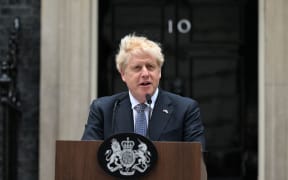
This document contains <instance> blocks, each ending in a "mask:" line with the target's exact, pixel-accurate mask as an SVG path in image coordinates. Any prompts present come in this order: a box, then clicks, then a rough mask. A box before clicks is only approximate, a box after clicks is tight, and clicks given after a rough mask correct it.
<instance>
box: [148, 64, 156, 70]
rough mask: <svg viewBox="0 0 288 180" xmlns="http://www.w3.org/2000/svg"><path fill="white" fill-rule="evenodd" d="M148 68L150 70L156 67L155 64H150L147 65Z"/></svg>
mask: <svg viewBox="0 0 288 180" xmlns="http://www.w3.org/2000/svg"><path fill="white" fill-rule="evenodd" d="M147 69H148V70H154V69H155V66H153V65H148V66H147Z"/></svg>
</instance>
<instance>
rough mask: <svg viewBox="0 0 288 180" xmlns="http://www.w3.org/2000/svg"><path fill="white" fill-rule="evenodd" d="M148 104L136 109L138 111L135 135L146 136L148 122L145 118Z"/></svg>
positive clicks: (140, 105)
mask: <svg viewBox="0 0 288 180" xmlns="http://www.w3.org/2000/svg"><path fill="white" fill-rule="evenodd" d="M146 107H147V105H146V104H138V105H136V106H135V107H134V108H135V110H136V111H137V113H136V118H135V121H136V122H135V133H137V134H141V135H142V136H146V130H147V121H146V116H145V108H146Z"/></svg>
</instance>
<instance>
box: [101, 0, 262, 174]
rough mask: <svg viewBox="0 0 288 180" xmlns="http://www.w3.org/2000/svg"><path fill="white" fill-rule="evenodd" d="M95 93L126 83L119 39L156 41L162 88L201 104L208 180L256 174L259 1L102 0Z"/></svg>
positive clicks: (120, 88) (116, 89)
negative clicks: (119, 59) (130, 36)
mask: <svg viewBox="0 0 288 180" xmlns="http://www.w3.org/2000/svg"><path fill="white" fill-rule="evenodd" d="M99 7H100V8H99V10H100V11H99V61H98V63H99V69H98V70H99V71H98V72H99V84H98V87H99V88H98V92H99V94H98V96H105V95H111V94H113V93H116V92H119V91H123V90H126V86H125V84H124V83H123V82H122V80H121V77H120V75H119V74H118V72H117V71H116V68H115V60H114V59H115V54H116V51H117V48H118V44H119V40H120V39H121V38H122V37H123V36H124V35H127V34H129V33H136V34H140V35H141V34H143V35H145V36H147V37H148V38H150V39H152V40H155V41H158V42H160V43H161V44H162V47H163V50H164V55H165V64H164V67H163V69H162V78H161V84H160V86H161V88H163V89H165V90H168V91H172V92H175V93H177V94H180V95H183V96H189V97H191V98H194V99H196V100H197V101H198V102H199V103H200V107H201V112H202V116H203V121H204V124H205V127H206V139H207V151H208V152H207V156H206V164H207V169H208V175H209V179H218V178H219V179H225V178H227V179H256V177H257V146H258V145H257V134H258V132H257V127H258V124H257V123H258V122H257V121H258V117H257V111H258V104H257V92H258V90H257V83H258V79H257V66H258V64H257V63H258V62H257V21H258V19H257V1H256V0H250V1H248V0H247V1H246V0H233V1H231V0H217V1H216V0H166V1H164V0H163V1H159V0H158V1H155V0H137V1H136V0H100V3H99Z"/></svg>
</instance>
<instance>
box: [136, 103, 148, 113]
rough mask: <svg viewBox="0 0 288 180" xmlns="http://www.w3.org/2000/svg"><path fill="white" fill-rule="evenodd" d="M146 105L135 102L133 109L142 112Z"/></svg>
mask: <svg viewBox="0 0 288 180" xmlns="http://www.w3.org/2000/svg"><path fill="white" fill-rule="evenodd" d="M146 107H147V105H146V104H137V105H136V106H135V110H136V111H137V112H138V113H140V112H144V111H145V108H146Z"/></svg>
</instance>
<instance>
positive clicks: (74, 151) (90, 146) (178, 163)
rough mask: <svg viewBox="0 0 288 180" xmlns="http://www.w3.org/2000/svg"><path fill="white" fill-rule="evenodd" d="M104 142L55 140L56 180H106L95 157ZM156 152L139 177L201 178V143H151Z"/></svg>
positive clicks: (179, 179) (104, 173)
mask: <svg viewBox="0 0 288 180" xmlns="http://www.w3.org/2000/svg"><path fill="white" fill-rule="evenodd" d="M102 142H103V141H57V142H56V169H55V180H97V179H99V180H106V179H107V180H109V179H117V178H115V177H113V176H110V175H108V174H106V172H105V171H104V170H102V168H101V167H100V165H99V164H98V160H97V152H98V148H99V147H100V145H101V143H102ZM153 143H154V144H155V146H156V149H157V151H158V160H157V163H156V165H155V166H154V168H153V169H152V170H151V172H149V174H147V175H146V176H143V177H141V178H137V179H145V180H146V179H151V180H158V179H159V180H160V179H161V180H164V179H165V180H181V179H182V180H200V178H201V158H202V153H201V144H200V143H196V142H195V143H194V142H153Z"/></svg>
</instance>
